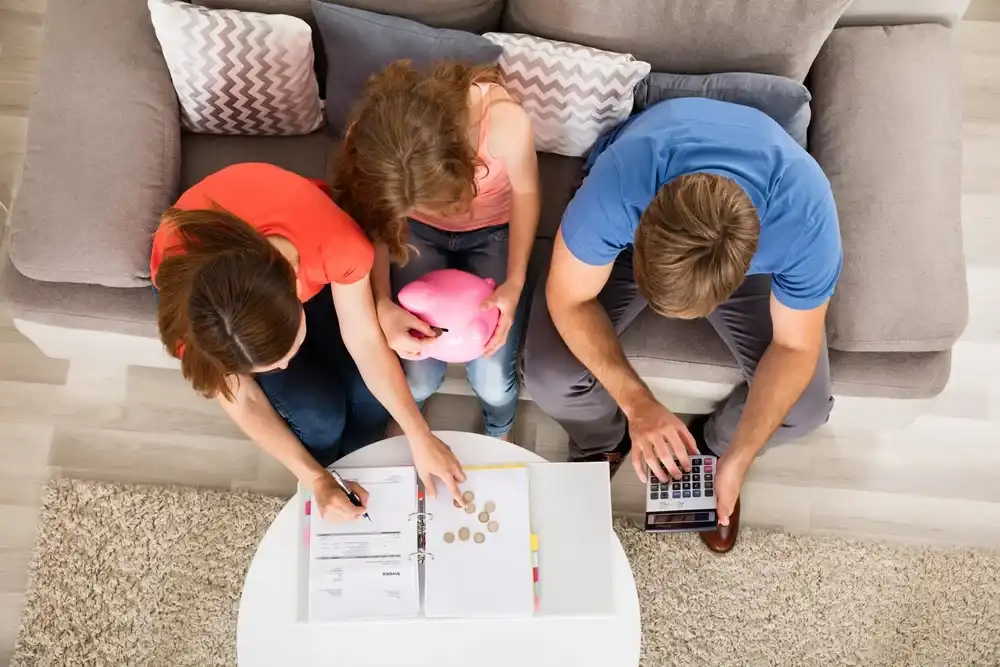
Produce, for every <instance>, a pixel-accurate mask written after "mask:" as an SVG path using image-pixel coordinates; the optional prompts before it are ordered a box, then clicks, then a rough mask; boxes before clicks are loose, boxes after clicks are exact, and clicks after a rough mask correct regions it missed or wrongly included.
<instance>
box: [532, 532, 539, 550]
mask: <svg viewBox="0 0 1000 667" xmlns="http://www.w3.org/2000/svg"><path fill="white" fill-rule="evenodd" d="M531 550H532V551H538V535H532V536H531Z"/></svg>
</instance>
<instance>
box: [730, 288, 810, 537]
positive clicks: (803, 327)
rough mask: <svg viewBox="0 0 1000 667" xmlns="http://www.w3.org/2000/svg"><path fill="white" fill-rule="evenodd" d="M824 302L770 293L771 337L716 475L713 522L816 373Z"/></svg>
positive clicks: (734, 497) (733, 506)
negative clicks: (802, 305) (796, 302)
mask: <svg viewBox="0 0 1000 667" xmlns="http://www.w3.org/2000/svg"><path fill="white" fill-rule="evenodd" d="M827 305H828V302H824V303H823V305H821V306H819V307H818V308H814V309H812V310H794V309H792V308H789V307H788V306H785V305H782V303H781V302H780V301H778V299H777V298H776V297H775V296H774V294H773V293H772V294H771V321H772V324H773V329H774V332H773V338H772V340H771V344H770V345H768V347H767V350H766V351H765V352H764V356H763V357H761V360H760V363H759V364H758V365H757V372H756V373H754V376H753V381H752V382H751V383H750V392H749V394H748V395H747V402H746V406H745V407H744V408H743V416H742V417H741V418H740V421H739V424H737V425H736V433H734V434H733V439H732V441H731V442H730V443H729V449H728V450H727V451H726V453H725V454H724V455H723V457H722V459H721V460H720V461H719V471H718V474H717V475H716V484H715V486H716V498H717V500H718V507H717V511H718V515H719V523H720V524H722V525H724V526H725V525H728V524H729V517H730V516H731V515H732V513H733V512H734V511H735V509H736V500H737V499H738V498H739V495H740V488H741V487H742V485H743V478H744V476H745V475H746V471H747V469H748V468H749V467H750V464H751V463H753V460H754V458H755V457H756V456H757V453H758V452H760V450H761V448H763V447H764V445H765V444H766V443H767V441H768V440H769V439H770V437H771V436H772V435H773V434H774V432H775V431H777V430H778V427H779V426H781V422H782V421H783V420H784V419H785V417H786V416H787V415H788V413H789V411H790V410H791V409H792V406H793V405H795V402H796V401H798V400H799V397H800V396H801V395H802V392H804V391H805V390H806V387H807V386H809V382H810V381H811V380H812V377H813V375H814V374H815V373H816V364H817V363H818V362H819V355H820V352H821V351H822V349H823V330H824V322H825V321H826V309H827Z"/></svg>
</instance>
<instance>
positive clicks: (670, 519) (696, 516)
mask: <svg viewBox="0 0 1000 667" xmlns="http://www.w3.org/2000/svg"><path fill="white" fill-rule="evenodd" d="M710 519H711V516H709V513H708V512H683V513H681V514H654V515H652V516H650V517H649V522H650V523H651V524H654V525H656V524H671V523H694V522H700V521H709V520H710Z"/></svg>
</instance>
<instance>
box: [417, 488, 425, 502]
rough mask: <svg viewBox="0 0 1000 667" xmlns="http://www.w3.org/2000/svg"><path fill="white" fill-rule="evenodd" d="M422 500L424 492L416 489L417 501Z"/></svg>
mask: <svg viewBox="0 0 1000 667" xmlns="http://www.w3.org/2000/svg"><path fill="white" fill-rule="evenodd" d="M423 499H424V490H423V489H417V500H423Z"/></svg>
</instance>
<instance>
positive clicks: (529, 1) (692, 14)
mask: <svg viewBox="0 0 1000 667" xmlns="http://www.w3.org/2000/svg"><path fill="white" fill-rule="evenodd" d="M849 3H850V0H752V1H750V0H743V1H740V2H734V1H733V0H544V1H543V0H508V2H507V8H506V11H505V13H504V21H503V29H504V30H505V31H506V32H526V33H530V34H533V35H537V36H539V37H547V38H550V39H558V40H563V41H567V42H575V43H577V44H583V45H586V46H592V47H596V48H600V49H607V50H609V51H619V52H628V53H631V54H632V55H634V56H635V57H636V58H638V59H640V60H645V61H648V62H649V63H650V64H651V65H652V66H653V71H659V72H672V73H678V74H706V73H711V72H760V73H764V74H775V75H779V76H785V77H788V78H791V79H795V80H797V81H802V80H803V79H804V78H805V76H806V74H807V73H808V71H809V66H810V65H811V64H812V61H813V59H814V58H815V57H816V54H817V53H818V52H819V49H820V47H822V46H823V42H824V41H825V40H826V38H827V36H828V35H829V34H830V31H831V30H833V27H834V25H835V24H836V22H837V20H838V19H839V18H840V15H841V14H842V13H843V11H844V9H846V8H847V5H848V4H849Z"/></svg>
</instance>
